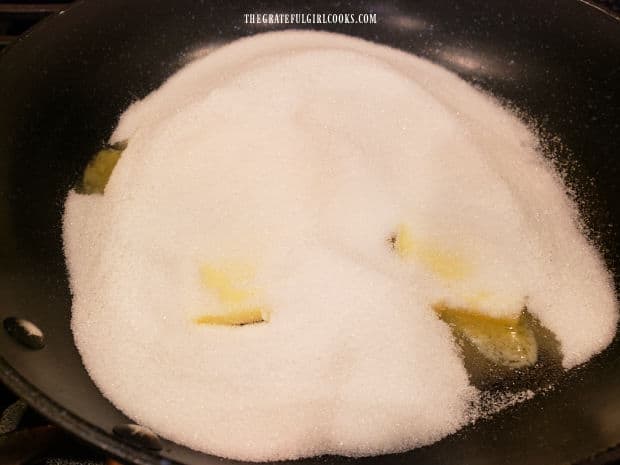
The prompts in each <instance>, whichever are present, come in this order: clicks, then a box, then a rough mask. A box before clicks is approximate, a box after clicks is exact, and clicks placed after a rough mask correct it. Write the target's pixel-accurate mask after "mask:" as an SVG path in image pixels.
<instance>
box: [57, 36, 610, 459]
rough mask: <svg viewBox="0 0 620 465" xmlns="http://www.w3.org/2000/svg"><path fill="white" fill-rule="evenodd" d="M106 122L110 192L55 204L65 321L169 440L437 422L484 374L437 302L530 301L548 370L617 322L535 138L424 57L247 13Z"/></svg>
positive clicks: (349, 445) (258, 448)
mask: <svg viewBox="0 0 620 465" xmlns="http://www.w3.org/2000/svg"><path fill="white" fill-rule="evenodd" d="M123 140H128V146H127V148H126V149H125V151H124V152H123V153H122V156H121V158H120V160H119V162H118V164H117V165H116V168H115V170H114V172H113V174H112V176H111V178H110V180H109V182H108V184H107V187H106V188H105V193H104V194H103V195H91V196H86V195H81V194H78V193H76V192H74V191H72V192H70V193H69V196H68V198H67V202H66V205H65V217H64V236H65V252H66V258H67V265H68V269H69V273H70V282H71V289H72V292H73V319H72V327H73V331H74V335H75V341H76V344H77V347H78V349H79V351H80V353H81V355H82V357H83V361H84V364H85V366H86V368H87V370H88V372H89V374H90V376H91V377H92V378H93V380H94V381H95V383H96V384H97V386H98V387H99V388H100V389H101V391H102V392H103V394H104V395H105V396H106V397H107V398H108V399H110V400H111V401H112V402H113V403H114V404H115V405H116V406H117V407H118V408H119V409H121V410H122V411H124V412H125V413H126V414H127V415H128V416H130V417H131V418H133V419H134V420H135V421H136V422H138V423H140V424H142V425H144V426H147V427H149V428H151V429H153V430H154V431H155V432H157V433H159V434H160V435H162V436H164V437H166V438H168V439H171V440H173V441H176V442H178V443H181V444H184V445H187V446H189V447H191V448H194V449H198V450H201V451H205V452H209V453H212V454H216V455H220V456H224V457H232V458H236V459H243V460H257V461H258V460H273V459H286V458H296V457H303V456H311V455H317V454H326V453H328V454H344V455H350V456H361V455H370V454H379V453H386V452H395V451H403V450H407V449H411V448H414V447H418V446H421V445H425V444H429V443H432V442H434V441H437V440H438V439H440V438H442V437H444V436H446V435H448V434H450V433H453V432H454V431H456V430H457V429H459V428H460V427H462V426H463V425H465V424H466V423H467V422H469V421H470V420H472V418H471V413H470V412H471V409H470V406H471V405H472V404H475V403H476V402H477V400H478V398H479V395H480V394H479V391H478V390H477V389H475V388H474V387H473V386H471V385H470V383H469V380H468V375H467V372H466V371H465V368H464V365H463V363H462V360H461V358H460V352H459V349H458V347H457V345H456V344H455V342H454V339H453V337H452V333H451V331H450V328H449V327H448V326H447V325H446V324H445V323H443V322H442V321H440V319H439V318H438V317H437V315H436V314H435V312H434V311H433V310H432V305H435V304H438V303H441V304H442V305H444V306H451V307H455V308H469V309H474V310H475V311H477V312H484V313H487V314H489V315H491V316H504V317H505V316H511V317H514V316H515V315H518V314H519V313H520V312H521V310H522V309H523V307H524V306H527V308H528V310H529V312H530V313H531V314H533V315H534V316H536V317H537V318H538V320H539V321H540V322H541V323H542V324H543V325H544V326H545V327H546V328H548V329H549V330H551V331H552V332H553V333H554V334H555V335H556V337H557V339H558V341H559V343H560V346H561V351H562V357H563V358H562V363H563V366H564V367H565V368H571V367H573V366H575V365H578V364H581V363H583V362H585V361H587V360H588V359H589V358H590V357H591V356H592V355H593V354H595V353H597V352H600V351H601V350H602V349H603V348H605V347H606V346H607V345H608V344H609V343H610V341H611V340H612V338H613V335H614V333H615V328H616V322H617V317H618V315H617V303H616V298H615V295H614V292H613V289H612V287H611V284H610V277H609V274H608V273H607V271H606V270H605V268H604V266H603V264H602V261H601V259H600V257H599V255H598V254H597V252H596V250H595V249H594V248H593V247H592V246H591V245H590V244H589V243H588V242H587V240H586V239H585V237H584V236H583V234H582V233H581V232H580V230H579V227H578V221H577V218H576V212H575V209H574V207H573V206H572V204H571V202H570V201H569V199H568V197H567V195H566V194H565V189H564V187H563V185H562V183H561V181H560V179H559V177H558V176H557V175H556V174H555V173H554V172H553V171H552V170H551V169H550V167H549V166H547V164H546V163H545V162H544V161H543V158H542V156H541V155H540V154H539V153H538V152H537V148H536V147H537V144H538V142H537V140H536V138H535V137H534V136H533V135H532V133H531V132H530V131H529V130H528V129H527V127H526V126H525V125H524V124H523V123H522V122H521V121H520V120H519V119H518V118H516V117H515V116H514V115H512V114H511V113H510V112H508V111H507V110H505V109H503V108H502V107H500V106H499V105H498V104H497V103H496V102H495V101H494V100H492V99H491V98H489V97H488V96H486V95H483V94H482V93H481V92H479V91H477V90H475V89H474V88H473V87H472V86H470V85H469V84H467V83H465V82H464V81H462V80H461V79H459V78H458V77H457V76H456V75H454V74H452V73H450V72H449V71H447V70H445V69H443V68H441V67H439V66H437V65H434V64H431V63H429V62H428V61H426V60H423V59H420V58H417V57H415V56H412V55H409V54H406V53H403V52H400V51H396V50H393V49H390V48H387V47H383V46H379V45H376V44H372V43H369V42H365V41H362V40H358V39H353V38H349V37H345V36H341V35H334V34H328V33H318V32H294V31H290V32H278V33H269V34H261V35H257V36H255V37H252V38H249V39H243V40H240V41H237V42H234V43H232V44H230V45H227V46H225V47H222V48H221V49H218V50H216V51H214V52H212V53H209V54H207V55H206V56H204V57H201V58H199V59H197V60H196V61H195V62H192V63H190V64H189V65H187V66H186V67H185V68H183V69H182V70H181V71H179V72H178V73H177V74H175V75H174V76H173V77H171V78H170V79H169V80H168V81H167V82H166V83H165V84H164V85H163V86H162V87H161V88H160V89H158V90H157V91H155V92H153V93H152V94H151V95H149V96H148V97H146V98H145V99H144V100H142V101H139V102H136V103H135V104H133V105H132V106H131V107H130V108H129V109H128V110H127V111H126V112H125V113H124V114H123V115H122V116H121V119H120V122H119V125H118V127H117V128H116V130H115V131H114V134H113V135H112V138H111V142H117V141H123ZM396 234H400V236H399V239H398V240H399V241H400V242H399V243H398V246H394V245H393V244H392V243H394V242H395V239H394V237H395V235H396ZM391 242H392V243H391ZM395 248H396V249H398V252H399V253H396V250H395ZM231 312H233V313H231ZM249 314H251V315H252V318H253V320H252V321H255V320H258V321H260V320H261V319H264V320H266V321H264V322H262V323H258V324H248V325H245V326H229V325H226V324H219V323H222V322H224V321H227V320H226V319H227V318H228V319H231V320H230V321H237V320H238V319H239V318H243V316H244V315H249ZM205 315H206V316H205ZM231 315H232V316H231ZM200 322H202V323H204V322H218V324H199V323H200Z"/></svg>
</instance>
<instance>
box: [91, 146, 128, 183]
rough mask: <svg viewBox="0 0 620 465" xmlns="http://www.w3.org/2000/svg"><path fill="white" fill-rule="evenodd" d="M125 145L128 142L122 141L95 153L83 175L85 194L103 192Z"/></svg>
mask: <svg viewBox="0 0 620 465" xmlns="http://www.w3.org/2000/svg"><path fill="white" fill-rule="evenodd" d="M125 147H127V143H126V142H122V143H118V144H115V145H112V146H109V147H106V148H104V149H102V150H100V151H99V152H97V153H96V154H95V156H94V157H93V159H92V160H91V161H90V162H89V163H88V165H87V166H86V169H85V170H84V174H83V176H82V185H81V192H82V193H83V194H103V191H104V190H105V186H106V185H107V184H108V180H109V179H110V176H111V175H112V171H114V168H115V167H116V163H117V162H118V160H119V158H120V157H121V153H122V152H123V150H125Z"/></svg>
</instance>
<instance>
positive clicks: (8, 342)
mask: <svg viewBox="0 0 620 465" xmlns="http://www.w3.org/2000/svg"><path fill="white" fill-rule="evenodd" d="M305 5H306V6H301V5H298V4H297V3H296V2H294V1H292V0H291V1H279V2H278V1H272V2H262V1H261V2H256V3H255V4H253V5H252V6H249V5H244V4H241V3H238V2H236V1H234V0H227V1H221V0H218V1H214V2H210V3H206V2H202V1H191V0H181V1H172V0H169V1H154V0H133V1H125V0H108V1H105V2H103V1H100V2H96V1H92V2H80V3H77V4H75V6H73V7H72V8H71V9H69V10H68V11H66V12H64V14H62V15H60V16H57V17H55V18H53V19H51V20H47V21H44V22H43V23H42V24H40V25H39V26H38V27H36V28H35V29H34V30H33V31H31V32H30V33H28V34H27V36H26V37H24V38H23V39H21V40H19V41H18V42H17V43H16V44H14V45H13V46H12V47H10V48H9V49H8V50H6V51H5V53H3V54H2V56H1V57H0V244H1V246H0V319H2V320H4V319H5V318H7V317H11V316H15V317H21V318H26V319H29V320H31V321H33V322H35V323H36V324H37V325H38V326H39V327H40V328H41V329H42V330H43V332H44V333H45V338H46V346H45V347H44V348H43V349H41V350H32V349H28V348H25V347H23V346H22V345H20V344H18V343H16V342H15V341H14V340H13V339H12V338H11V337H10V336H9V335H8V334H7V333H6V332H4V331H3V332H2V333H1V334H0V352H1V355H2V358H1V359H0V378H1V379H2V381H3V382H4V383H6V384H7V385H8V386H9V387H11V388H12V389H13V390H14V391H15V392H17V393H18V394H19V395H20V396H22V397H23V398H24V399H26V400H27V401H28V402H29V403H30V404H32V405H33V406H34V407H35V408H36V409H38V410H39V411H40V412H42V413H43V414H44V415H46V416H48V417H49V418H50V419H51V420H52V421H54V422H56V423H57V424H59V425H60V426H62V427H63V428H66V429H67V430H69V431H71V432H73V433H75V434H76V435H77V436H79V437H81V438H83V439H85V440H86V441H89V442H92V443H93V444H96V445H97V446H99V447H100V448H102V449H104V450H105V451H107V452H108V453H110V454H112V455H115V456H117V457H119V458H122V459H126V460H128V461H132V462H135V463H141V464H161V465H166V464H167V463H169V462H181V463H186V464H192V465H193V464H199V463H200V464H208V463H217V462H218V461H219V459H217V458H212V457H209V456H207V455H203V454H200V453H197V452H193V451H190V450H188V449H186V448H183V447H180V446H177V445H175V444H172V443H168V442H166V441H164V442H163V446H164V447H163V450H162V451H160V452H154V451H149V450H148V449H145V448H144V447H140V446H135V445H132V444H128V443H125V442H123V440H120V439H119V438H117V437H116V436H115V435H114V434H113V432H112V431H113V428H114V427H115V426H116V425H122V424H124V423H126V422H127V421H128V419H127V418H126V417H124V416H123V415H122V414H121V413H120V412H118V411H117V410H116V409H115V408H114V407H112V405H110V403H109V402H108V401H106V400H105V399H104V398H103V397H102V396H101V395H100V394H99V392H98V390H97V389H96V388H95V386H94V385H93V384H92V382H91V381H90V379H89V378H88V376H87V375H86V372H85V371H84V369H83V367H82V365H81V362H80V358H79V356H78V354H77V352H76V349H75V347H74V345H73V340H72V337H71V332H70V330H69V317H70V295H69V291H68V288H67V277H66V271H65V266H64V260H63V255H62V243H61V236H60V218H61V208H62V204H63V199H64V196H65V195H66V193H67V191H68V190H69V189H70V188H71V187H72V186H73V185H74V184H75V183H76V181H77V180H78V178H79V176H80V172H81V171H82V170H83V168H84V167H85V165H86V163H87V161H88V159H89V158H90V156H91V155H92V154H93V153H94V152H95V151H97V150H98V149H99V148H100V147H101V146H102V144H103V143H104V141H105V140H106V139H107V138H108V136H109V134H110V131H111V129H112V128H113V127H114V126H115V122H116V118H117V117H118V115H119V114H120V113H121V111H122V110H123V109H124V108H125V107H127V105H128V104H129V103H130V102H132V101H134V100H136V99H138V98H141V97H143V96H145V95H146V94H148V93H149V92H150V91H152V90H153V89H155V88H157V87H158V86H159V85H160V84H161V83H162V81H163V80H164V79H165V78H166V77H167V76H169V75H170V74H172V73H173V72H174V71H175V70H177V69H178V68H179V67H181V66H182V65H183V64H184V63H185V62H186V61H187V60H188V59H189V57H190V56H191V53H192V51H194V50H196V49H198V48H200V47H203V46H206V45H210V44H211V45H213V44H221V43H225V42H228V41H231V40H233V39H235V38H237V37H241V36H245V35H249V34H255V33H258V32H261V31H266V30H273V29H278V28H280V27H279V26H268V25H247V24H245V23H244V16H243V14H244V13H265V12H267V13H268V12H274V13H280V12H282V13H283V12H301V13H305V12H318V13H330V12H350V13H358V12H362V13H367V12H370V13H376V15H377V20H378V23H377V24H370V25H360V24H356V25H334V26H328V25H317V26H314V27H315V28H317V29H327V30H332V31H338V32H342V33H346V34H351V35H356V36H360V37H363V38H366V39H370V40H373V41H377V42H380V43H385V44H389V45H391V46H394V47H398V48H401V49H404V50H408V51H411V52H413V53H416V54H419V55H422V56H425V57H428V58H430V59H431V60H433V61H436V62H439V63H441V64H443V65H444V66H446V67H448V68H450V69H452V70H454V71H456V72H457V73H459V74H460V75H461V76H462V77H464V78H465V79H467V80H468V81H470V82H473V83H475V84H476V85H478V86H479V87H481V88H482V89H485V90H488V91H490V92H492V93H493V94H495V95H496V96H497V97H498V98H500V99H502V100H504V101H505V102H507V103H509V104H510V105H512V106H513V107H514V108H516V109H517V110H520V111H522V112H523V114H524V115H526V116H527V117H528V118H531V119H532V120H533V121H535V122H537V124H538V125H539V128H540V129H541V132H542V134H543V137H544V139H545V140H546V141H547V142H548V143H549V144H551V145H552V146H553V148H554V149H555V151H556V152H557V153H558V156H559V158H560V161H561V164H562V165H563V166H564V167H565V169H566V172H567V176H568V182H569V184H570V185H571V186H572V187H574V188H575V189H576V190H577V191H578V192H580V193H581V198H582V200H583V201H582V202H581V205H580V206H581V208H582V211H583V213H584V216H585V217H586V218H587V222H588V225H589V228H590V230H591V231H592V235H593V238H594V239H595V240H596V241H597V242H598V243H599V244H600V245H601V247H602V248H603V250H604V254H605V258H606V260H607V263H608V264H609V266H610V267H612V269H613V270H616V273H615V275H614V276H615V279H616V288H617V287H618V282H619V280H618V273H617V270H618V268H617V267H618V264H619V261H618V259H619V258H620V248H619V244H618V230H619V228H620V207H619V206H620V203H619V202H618V194H619V193H620V189H619V188H618V179H620V158H619V157H620V22H619V21H618V20H617V19H614V18H612V17H610V16H607V15H605V14H604V13H602V12H601V11H599V10H597V9H595V8H593V7H592V6H591V5H588V4H586V3H583V2H579V1H575V0H565V1H538V0H529V1H526V0H519V1H517V0H501V1H500V0H494V1H492V2H491V1H489V2H482V1H477V2H476V1H460V2H448V1H439V0H431V1H425V0H419V1H409V2H405V1H401V2H385V1H382V0H376V1H374V2H373V1H368V2H363V3H359V4H349V3H347V2H333V3H328V2H316V3H314V4H313V5H312V6H308V4H307V3H306V4H305ZM298 27H303V26H298ZM498 156H501V154H498ZM522 182H524V183H527V182H528V180H527V179H523V180H522ZM102 356H103V354H102ZM619 357H620V344H618V341H616V342H614V344H613V345H612V346H611V347H610V348H609V349H608V350H607V351H605V352H604V353H603V354H602V355H600V356H598V357H596V358H595V359H594V360H593V361H592V362H591V363H589V364H588V365H586V366H584V367H582V368H580V369H577V370H574V371H572V372H570V373H569V374H567V375H566V376H565V377H564V378H563V380H562V381H561V382H560V383H559V384H558V385H557V386H556V388H555V389H554V390H552V391H550V392H547V393H546V394H544V395H539V396H537V397H535V398H534V399H533V400H531V401H529V402H526V403H524V404H521V405H518V406H516V407H514V408H511V409H509V410H507V411H505V412H504V413H502V414H500V415H497V416H496V417H495V418H493V419H490V420H484V421H480V422H478V423H477V424H475V425H473V426H470V427H466V428H464V429H463V430H462V431H460V432H459V433H457V434H455V435H453V436H450V437H448V438H446V439H444V440H442V441H440V442H439V443H437V444H434V445H432V446H429V447H424V448H421V449H418V450H415V451H412V452H409V453H406V454H399V455H389V456H381V457H375V458H367V459H360V460H352V459H343V458H335V457H328V458H322V459H314V460H308V461H307V463H349V462H356V463H359V464H369V465H370V464H382V465H384V464H386V465H387V464H390V465H397V464H411V463H419V464H457V463H466V464H480V465H482V464H484V465H487V464H491V465H501V464H532V465H535V464H560V463H575V462H584V461H585V463H607V462H610V461H612V460H614V459H618V458H620V449H613V446H615V445H616V444H618V443H620V359H619ZM137 375H138V374H137ZM204 421H205V422H208V421H209V418H205V419H204Z"/></svg>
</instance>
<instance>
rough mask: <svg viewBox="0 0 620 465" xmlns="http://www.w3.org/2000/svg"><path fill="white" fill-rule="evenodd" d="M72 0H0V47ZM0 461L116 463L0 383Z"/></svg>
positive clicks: (611, 6)
mask: <svg viewBox="0 0 620 465" xmlns="http://www.w3.org/2000/svg"><path fill="white" fill-rule="evenodd" d="M584 1H585V2H586V3H589V4H591V5H593V6H595V7H597V8H599V9H601V10H602V13H606V14H610V15H612V16H615V17H620V0H584ZM71 2H72V0H65V1H58V0H35V1H32V0H30V1H19V0H13V1H10V3H8V2H6V1H4V0H0V51H1V50H2V48H4V47H6V46H8V45H9V44H10V43H11V42H12V41H14V40H15V39H16V38H17V37H18V36H19V35H20V34H22V33H24V32H25V31H27V30H28V29H29V28H30V27H32V26H33V25H34V24H36V23H37V22H38V21H40V20H41V19H43V18H45V17H46V16H48V15H50V14H55V13H59V12H60V11H63V10H64V9H66V8H68V7H69V6H70V5H71ZM0 464H1V465H118V464H117V463H116V462H115V461H114V460H112V459H110V458H108V457H106V456H105V455H104V453H103V452H101V451H99V450H97V449H96V448H94V447H92V446H89V445H87V444H85V443H83V442H81V441H80V440H78V439H76V438H74V437H73V436H71V435H70V434H68V433H66V432H64V431H62V430H61V429H59V428H58V427H56V426H54V425H51V424H50V423H49V421H48V420H47V419H45V418H43V417H42V416H40V415H38V414H37V413H36V412H35V411H33V410H32V409H31V408H29V407H28V405H27V404H26V403H25V402H24V401H22V400H20V399H19V398H18V397H17V396H15V395H14V394H13V393H12V392H10V391H9V390H8V389H7V388H6V387H4V386H3V385H2V384H0Z"/></svg>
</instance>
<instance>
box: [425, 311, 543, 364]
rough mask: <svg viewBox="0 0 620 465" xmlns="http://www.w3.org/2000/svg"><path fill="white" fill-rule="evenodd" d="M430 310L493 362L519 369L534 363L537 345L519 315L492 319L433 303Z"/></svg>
mask: <svg viewBox="0 0 620 465" xmlns="http://www.w3.org/2000/svg"><path fill="white" fill-rule="evenodd" d="M433 309H434V310H435V312H437V314H438V315H439V318H441V319H442V320H443V321H445V322H446V323H447V324H448V325H450V327H451V328H452V329H453V331H455V333H457V334H458V335H460V336H462V337H465V338H466V339H468V340H469V341H470V342H471V343H472V344H473V345H474V346H475V347H476V348H477V349H478V351H479V352H480V353H481V354H482V355H483V356H484V357H486V358H487V359H488V360H490V361H492V362H493V363H495V364H497V365H501V366H505V367H508V368H523V367H526V366H531V365H533V364H534V363H536V361H537V359H538V343H537V341H536V337H535V336H534V332H533V330H532V328H530V326H529V325H528V323H527V321H526V319H525V318H524V317H523V313H521V314H520V315H519V317H517V318H508V317H503V318H495V317H491V316H488V315H485V314H483V313H481V312H479V311H476V310H470V309H462V308H450V307H447V306H445V305H444V304H441V303H439V304H435V305H433Z"/></svg>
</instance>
